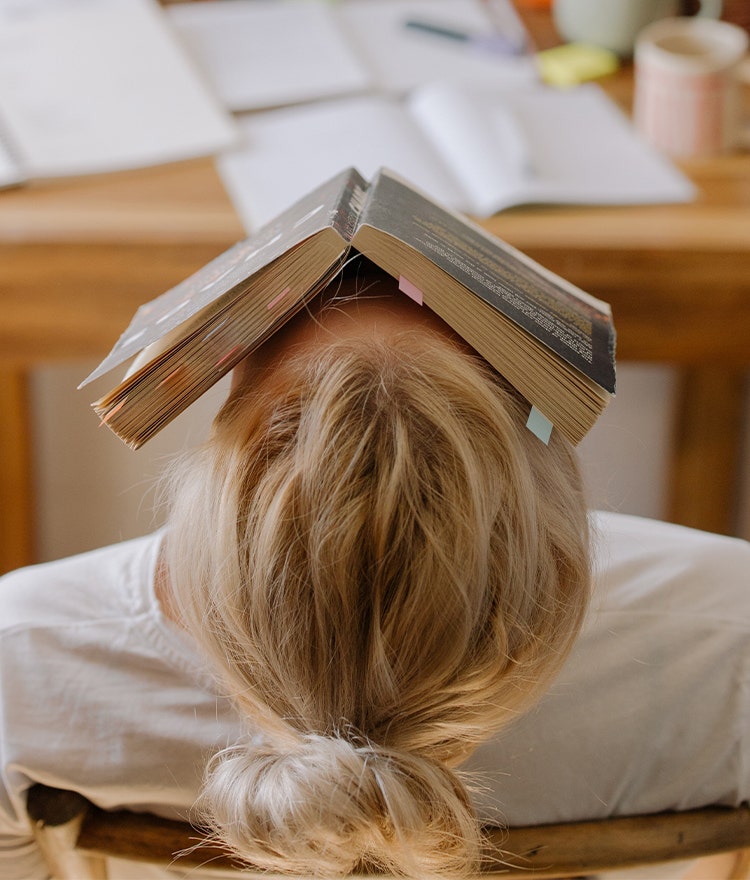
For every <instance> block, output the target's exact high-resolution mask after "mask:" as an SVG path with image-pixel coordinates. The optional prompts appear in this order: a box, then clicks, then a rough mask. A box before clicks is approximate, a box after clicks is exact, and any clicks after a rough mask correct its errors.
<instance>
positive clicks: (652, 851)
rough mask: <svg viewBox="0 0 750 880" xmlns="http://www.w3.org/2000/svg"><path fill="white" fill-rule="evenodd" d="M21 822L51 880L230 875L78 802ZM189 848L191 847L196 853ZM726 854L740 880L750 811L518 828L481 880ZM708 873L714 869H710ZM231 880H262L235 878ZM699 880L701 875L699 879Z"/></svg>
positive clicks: (158, 823) (181, 832)
mask: <svg viewBox="0 0 750 880" xmlns="http://www.w3.org/2000/svg"><path fill="white" fill-rule="evenodd" d="M28 812H29V816H30V818H31V820H32V822H33V824H34V828H35V834H36V837H37V840H38V842H39V845H40V847H41V849H42V852H43V853H44V857H45V859H46V860H47V862H48V865H49V869H50V872H51V873H52V876H53V877H54V878H56V880H106V878H107V869H106V858H107V857H117V858H121V859H132V860H135V861H141V862H151V863H155V864H161V865H173V866H175V867H178V868H184V869H186V870H187V869H190V868H195V867H196V866H201V865H202V866H206V867H208V868H210V869H211V870H212V871H215V870H222V871H225V870H226V871H227V872H228V876H231V874H232V873H233V872H237V871H239V870H240V869H239V867H238V866H237V864H236V863H235V862H233V860H232V859H231V857H230V856H228V855H227V853H226V852H225V851H224V850H222V849H221V848H220V847H217V846H215V845H213V844H210V843H207V842H205V836H204V834H203V832H201V830H200V829H198V828H194V827H192V826H191V825H188V824H187V823H182V822H175V821H170V820H166V819H161V818H158V817H156V816H152V815H149V814H143V813H133V812H129V811H127V810H119V811H116V812H105V811H103V810H101V809H99V808H97V807H95V806H93V804H91V803H89V802H88V801H87V800H86V799H85V798H84V797H82V796H81V795H79V794H77V793H75V792H70V791H61V790H59V789H54V788H48V787H47V786H44V785H34V786H33V787H32V788H31V789H30V790H29V795H28ZM197 844H200V845H198V846H197ZM720 853H726V854H730V856H728V857H726V858H725V859H723V860H722V865H723V873H713V872H712V873H711V875H710V876H711V877H712V878H715V877H722V878H726V880H745V878H748V877H750V808H748V807H740V808H737V809H729V808H722V807H711V808H708V809H702V810H691V811H686V812H682V813H659V814H656V815H651V816H634V817H627V818H615V819H605V820H600V821H592V822H575V823H567V824H560V825H539V826H534V827H528V828H509V829H502V830H501V829H492V830H490V832H489V838H488V844H487V848H486V852H485V859H484V864H483V866H482V871H481V876H482V877H495V878H505V880H520V878H525V880H532V878H533V880H542V878H561V877H580V876H581V875H591V874H595V873H599V872H602V871H612V870H617V869H620V868H629V867H636V866H642V865H649V864H657V863H660V862H668V861H672V860H675V859H679V860H681V859H696V858H701V857H705V856H715V855H717V854H720ZM716 864H718V862H717V863H716ZM241 876H245V877H250V878H253V877H256V878H265V880H268V878H269V875H268V874H267V873H262V872H259V871H253V870H251V869H244V873H243V874H242V875H241ZM700 876H701V880H706V878H707V877H708V876H709V875H708V874H701V875H700Z"/></svg>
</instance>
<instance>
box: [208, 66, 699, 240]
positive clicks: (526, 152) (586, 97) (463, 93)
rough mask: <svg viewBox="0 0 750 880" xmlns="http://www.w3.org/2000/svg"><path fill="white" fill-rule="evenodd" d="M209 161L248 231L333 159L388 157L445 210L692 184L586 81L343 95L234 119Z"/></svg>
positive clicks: (370, 165) (637, 200) (634, 200)
mask: <svg viewBox="0 0 750 880" xmlns="http://www.w3.org/2000/svg"><path fill="white" fill-rule="evenodd" d="M239 124H240V126H241V130H242V134H243V141H244V143H243V145H242V146H240V147H238V148H237V149H235V150H232V151H231V152H227V153H225V154H223V155H221V156H220V157H219V158H218V160H217V167H218V169H219V172H220V174H221V177H222V179H223V181H224V184H225V186H226V188H227V191H228V192H229V194H230V197H231V198H232V200H233V202H234V204H235V207H236V208H237V210H238V212H239V214H240V216H241V217H242V219H243V222H244V223H245V226H246V228H247V229H248V230H250V231H252V230H254V229H257V228H258V227H260V226H261V225H262V224H263V223H265V222H266V221H267V220H269V219H270V218H271V217H274V216H275V215H277V214H278V213H279V212H280V211H282V210H283V209H284V208H286V207H288V206H289V205H290V204H291V203H292V202H294V201H295V200H296V199H297V198H298V197H299V195H300V194H301V193H304V192H306V191H308V190H309V189H310V188H311V187H313V186H314V185H315V182H316V181H317V180H321V179H325V178H326V177H328V176H331V175H332V174H334V173H335V172H336V169H337V168H341V167H344V166H346V165H354V166H355V167H357V168H359V169H360V170H361V171H362V173H363V174H364V175H365V176H370V175H372V174H373V173H374V172H375V171H376V170H377V168H378V167H380V165H381V164H382V165H386V166H387V167H389V168H392V169H393V170H394V171H396V172H398V173H399V174H402V175H403V176H404V177H406V178H408V179H409V180H412V181H413V182H414V183H415V184H416V185H417V186H419V187H420V188H422V189H423V190H425V191H426V192H428V193H429V194H430V195H431V196H432V197H434V198H436V199H438V200H439V201H441V202H442V203H444V204H446V205H449V206H450V207H451V208H454V209H457V210H460V211H465V212H467V213H469V214H473V215H474V216H477V217H487V216H490V215H492V214H494V213H496V212H497V211H500V210H502V209H504V208H508V207H511V206H513V205H519V204H524V203H558V204H563V203H565V204H570V203H573V204H642V203H649V202H673V201H687V200H690V199H691V198H693V197H694V188H693V185H692V184H691V183H690V182H689V181H688V180H687V178H686V177H685V176H684V175H682V174H681V173H680V172H679V171H678V170H677V169H675V168H674V167H673V166H672V165H671V164H670V163H669V162H668V160H666V159H665V158H663V157H662V156H660V155H659V154H657V153H656V152H655V151H654V150H653V149H652V148H651V147H650V146H648V145H646V144H645V143H643V142H642V141H641V140H640V139H639V138H638V136H637V135H636V134H635V132H634V131H633V129H632V127H631V125H630V122H629V121H628V120H627V118H626V117H625V116H624V115H623V114H622V113H621V111H620V110H619V109H618V108H617V107H616V106H615V105H614V104H613V103H612V102H611V101H610V100H609V98H607V96H606V95H605V94H604V92H603V91H602V90H601V89H600V88H599V87H598V86H596V85H593V84H589V85H586V86H581V87H579V88H577V89H571V90H567V91H561V90H557V89H552V88H548V87H544V86H534V87H528V88H516V89H512V90H498V89H481V88H479V87H472V88H465V87H462V86H457V85H455V84H446V83H433V84H430V85H427V86H424V87H423V88H421V89H417V90H415V91H414V92H412V93H411V94H410V95H409V96H408V97H407V98H406V99H404V100H396V99H390V98H386V97H379V96H366V97H361V98H349V99H341V100H338V101H329V102H321V103H318V104H315V105H307V106H303V107H293V108H283V109H280V110H275V111H268V112H265V113H256V114H248V115H246V116H242V117H240V120H239Z"/></svg>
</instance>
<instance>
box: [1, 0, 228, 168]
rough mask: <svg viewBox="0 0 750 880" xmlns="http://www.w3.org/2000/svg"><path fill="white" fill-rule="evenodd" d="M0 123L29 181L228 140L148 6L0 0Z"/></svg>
mask: <svg viewBox="0 0 750 880" xmlns="http://www.w3.org/2000/svg"><path fill="white" fill-rule="evenodd" d="M0 120H1V125H2V128H3V129H4V130H6V131H7V133H8V136H9V137H10V139H11V141H12V143H13V145H14V147H16V148H17V150H18V154H19V159H20V161H21V162H22V164H23V167H24V169H25V171H26V173H27V174H28V176H29V177H48V176H58V175H69V174H87V173H93V172H100V171H111V170H118V169H121V168H132V167H138V166H143V165H151V164H156V163H159V162H166V161H172V160H177V159H185V158H190V157H194V156H199V155H206V154H210V153H214V152H216V151H217V150H218V149H220V148H222V147H226V146H227V145H229V144H230V143H231V142H232V141H233V140H234V138H235V136H236V130H235V128H234V125H233V123H232V120H231V118H230V117H229V115H228V114H227V113H226V111H225V110H224V109H223V108H222V107H221V106H220V105H219V104H218V103H217V102H216V100H215V99H214V98H213V96H212V95H211V94H210V92H209V91H208V88H207V87H206V86H205V84H204V83H203V81H202V80H201V79H200V77H199V75H198V74H197V72H196V71H195V70H194V69H193V68H192V67H191V65H190V64H189V62H188V61H187V60H186V57H185V54H184V52H183V50H182V49H181V47H180V46H179V45H178V43H177V42H176V40H175V39H174V37H173V35H172V33H171V32H170V30H169V29H168V27H167V26H166V23H165V20H164V17H163V12H162V10H161V8H160V7H159V6H158V4H157V3H156V2H155V0H58V2H56V3H49V2H46V3H45V2H41V0H36V2H34V0H28V2H25V3H21V2H19V0H15V2H8V0H6V2H3V3H0Z"/></svg>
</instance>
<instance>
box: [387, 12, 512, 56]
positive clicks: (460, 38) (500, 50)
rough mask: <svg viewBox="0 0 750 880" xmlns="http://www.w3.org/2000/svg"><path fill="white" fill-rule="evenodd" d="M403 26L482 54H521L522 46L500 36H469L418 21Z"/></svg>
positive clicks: (428, 22) (452, 29)
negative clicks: (463, 45) (462, 44)
mask: <svg viewBox="0 0 750 880" xmlns="http://www.w3.org/2000/svg"><path fill="white" fill-rule="evenodd" d="M404 24H405V26H406V27H407V28H411V29H412V30H415V31H421V32H422V33H425V34H430V35H431V36H433V37H442V38H444V39H446V40H453V42H455V43H464V44H465V45H466V46H469V47H470V48H472V49H477V50H479V51H482V52H490V53H492V54H495V55H520V54H521V53H522V52H523V47H522V46H520V45H519V44H518V43H516V42H515V41H513V40H509V39H508V38H507V37H504V36H503V35H502V34H470V33H467V32H466V31H459V30H456V29H455V28H449V27H445V26H444V25H441V24H435V23H434V22H430V21H421V20H418V19H408V20H407V21H406V22H404Z"/></svg>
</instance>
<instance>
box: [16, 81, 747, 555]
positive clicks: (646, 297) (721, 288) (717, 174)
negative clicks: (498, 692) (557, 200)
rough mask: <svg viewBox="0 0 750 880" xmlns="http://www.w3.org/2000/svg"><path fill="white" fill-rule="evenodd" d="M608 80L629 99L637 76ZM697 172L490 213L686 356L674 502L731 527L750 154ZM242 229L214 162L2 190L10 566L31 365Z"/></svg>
mask: <svg viewBox="0 0 750 880" xmlns="http://www.w3.org/2000/svg"><path fill="white" fill-rule="evenodd" d="M607 87H608V88H609V89H610V91H611V93H612V94H613V95H614V96H615V97H616V98H618V99H620V100H621V101H623V102H626V101H627V99H628V95H629V93H630V84H629V79H628V77H627V74H625V75H624V76H621V77H615V78H612V79H610V80H609V82H608V83H607ZM686 170H687V171H688V172H689V173H690V175H691V176H692V177H693V179H694V180H695V182H696V183H697V184H698V186H699V188H700V192H701V194H700V198H699V199H698V201H697V202H695V203H693V204H689V205H673V206H650V207H629V208H566V207H561V208H546V207H545V208H524V209H516V210H512V211H508V212H505V213H502V214H499V215H497V216H495V217H493V218H492V219H490V220H488V221H487V222H486V223H485V225H486V227H487V228H488V229H489V230H490V231H492V232H494V233H497V234H498V235H500V236H502V237H503V238H504V239H506V240H507V241H509V242H510V243H512V244H514V245H515V246H517V247H519V248H520V249H522V250H524V251H526V252H527V253H528V254H529V255H530V256H532V257H534V258H535V259H537V260H539V261H540V262H541V263H543V264H544V265H546V266H548V267H549V268H550V269H552V270H554V271H556V272H559V273H560V274H561V275H563V276H565V277H567V278H569V279H570V280H571V281H572V282H574V283H575V284H578V285H580V286H581V287H582V288H584V289H586V290H588V291H590V292H591V293H593V294H595V295H596V296H599V297H602V298H604V299H606V300H608V301H610V302H611V303H612V305H613V309H614V314H615V322H616V326H617V330H618V351H619V357H620V360H635V361H655V362H660V363H668V364H676V365H677V366H678V367H680V371H681V377H682V386H681V402H680V407H679V412H680V423H679V427H678V431H677V432H676V443H675V449H674V456H673V470H672V473H671V475H670V481H671V509H670V518H671V519H674V520H675V521H678V522H682V523H685V524H690V525H695V526H699V527H703V528H707V529H711V530H715V531H720V532H732V531H733V527H734V525H733V523H734V520H733V513H734V504H735V484H736V475H737V464H738V452H739V447H738V444H739V438H740V425H741V420H742V390H743V387H744V378H745V371H746V368H747V366H748V360H749V359H750V346H749V345H748V340H750V211H749V210H748V208H749V207H750V156H748V155H742V156H733V157H729V158H723V159H717V160H711V161H704V162H701V163H693V164H692V165H690V166H686ZM243 235H244V233H243V230H242V228H241V226H240V222H239V220H238V218H237V216H236V213H235V211H234V209H233V208H232V206H231V204H230V202H229V199H228V197H227V196H226V194H225V192H224V190H223V188H222V186H221V184H220V182H219V179H218V177H217V175H216V173H215V171H214V168H213V164H212V162H211V161H210V160H201V161H195V162H188V163H181V164H177V165H171V166H166V167H162V168H151V169H145V170H143V171H137V172H127V173H121V174H114V175H107V176H100V177H90V178H84V179H80V180H66V181H56V182H52V183H47V184H44V183H38V184H34V185H31V186H29V187H25V188H23V189H18V190H12V191H5V192H3V193H0V297H1V299H0V302H1V303H2V317H1V318H0V404H2V411H3V420H2V423H1V424H0V570H7V569H10V568H12V567H15V566H18V565H21V564H24V563H26V562H28V561H30V560H32V559H33V541H32V534H33V528H32V525H33V516H34V508H33V473H32V469H31V463H30V460H29V446H30V444H29V414H28V412H27V406H26V394H25V387H26V376H27V372H28V371H29V369H30V368H32V367H33V366H35V365H37V364H40V363H43V362H49V361H60V360H66V359H68V360H69V359H74V358H98V357H102V356H103V355H104V354H106V352H107V351H108V350H109V348H110V346H111V345H112V343H113V342H114V341H115V339H116V338H117V337H118V335H119V334H120V332H121V331H122V330H123V329H124V327H125V326H126V324H127V323H128V321H129V319H130V317H131V315H132V313H133V311H134V310H135V308H136V307H137V306H138V305H139V304H140V303H141V302H143V301H144V300H146V299H149V298H151V297H153V296H155V295H157V294H159V293H161V292H162V291H163V290H166V289H167V288H168V287H170V286H172V285H173V284H175V283H177V282H178V281H180V280H181V279H182V278H184V277H185V276H187V275H188V274H190V273H191V272H193V271H194V270H195V269H197V268H198V267H199V266H201V265H202V264H203V263H205V262H207V261H208V260H209V259H211V258H212V257H214V256H216V255H217V254H218V253H220V252H221V251H222V250H224V249H225V248H227V247H228V246H229V245H230V244H232V243H233V242H234V241H236V240H237V239H239V238H242V237H243ZM82 393H85V392H82ZM92 418H93V416H92Z"/></svg>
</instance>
